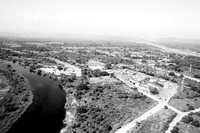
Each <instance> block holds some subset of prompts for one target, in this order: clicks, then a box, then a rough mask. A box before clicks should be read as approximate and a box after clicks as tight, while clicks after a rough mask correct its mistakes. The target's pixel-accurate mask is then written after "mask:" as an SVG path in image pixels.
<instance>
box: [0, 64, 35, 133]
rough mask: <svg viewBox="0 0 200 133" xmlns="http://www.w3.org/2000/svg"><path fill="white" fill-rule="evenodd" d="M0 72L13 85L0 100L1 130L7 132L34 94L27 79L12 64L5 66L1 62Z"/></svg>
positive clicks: (3, 132)
mask: <svg viewBox="0 0 200 133" xmlns="http://www.w3.org/2000/svg"><path fill="white" fill-rule="evenodd" d="M0 72H1V73H2V74H4V75H5V77H6V78H7V79H8V80H9V84H10V86H11V88H10V90H9V91H8V92H7V95H6V96H5V97H4V98H3V99H2V100H1V101H0V132H1V133H5V132H6V131H7V130H8V129H9V128H10V127H11V126H12V124H13V123H14V122H15V121H16V120H17V119H18V118H19V117H20V116H21V115H22V114H23V112H24V111H25V110H26V109H27V107H28V106H29V105H30V104H31V102H32V98H33V95H32V91H31V89H30V87H29V85H28V83H27V81H26V79H25V78H24V77H23V76H22V75H19V74H18V73H17V72H16V71H15V70H14V69H12V68H11V66H10V65H8V66H7V67H5V66H3V65H2V64H1V69H0Z"/></svg>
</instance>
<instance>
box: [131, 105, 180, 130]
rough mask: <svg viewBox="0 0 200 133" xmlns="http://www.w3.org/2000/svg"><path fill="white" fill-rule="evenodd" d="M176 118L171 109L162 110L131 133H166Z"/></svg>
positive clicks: (138, 124) (138, 125)
mask: <svg viewBox="0 0 200 133" xmlns="http://www.w3.org/2000/svg"><path fill="white" fill-rule="evenodd" d="M175 116H176V113H175V112H173V111H172V110H170V109H165V108H163V109H161V110H160V111H158V112H157V113H155V114H153V115H152V116H150V117H149V118H147V119H146V120H144V121H142V122H140V123H137V125H136V127H134V129H132V131H131V132H130V133H165V131H166V130H167V129H168V126H169V123H170V122H171V121H172V120H173V118H174V117H175Z"/></svg>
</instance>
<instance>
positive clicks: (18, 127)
mask: <svg viewBox="0 0 200 133" xmlns="http://www.w3.org/2000/svg"><path fill="white" fill-rule="evenodd" d="M12 66H13V68H15V69H16V70H17V71H19V72H20V73H22V74H23V75H24V76H25V77H26V78H27V79H28V81H29V83H30V85H31V88H32V90H33V95H34V98H33V103H32V104H31V105H30V106H29V107H28V109H27V110H26V112H25V113H24V114H23V115H22V116H21V117H20V118H19V119H18V120H17V121H16V122H15V123H14V124H13V126H12V127H11V129H10V130H9V131H8V133H59V132H60V130H61V128H62V127H63V120H64V118H65V108H64V106H65V101H66V99H65V92H64V91H63V90H62V89H60V88H59V87H58V83H56V82H55V81H52V80H50V79H48V78H45V77H41V76H38V75H36V74H33V73H30V72H29V71H28V70H27V69H24V68H23V67H21V66H19V65H17V64H12Z"/></svg>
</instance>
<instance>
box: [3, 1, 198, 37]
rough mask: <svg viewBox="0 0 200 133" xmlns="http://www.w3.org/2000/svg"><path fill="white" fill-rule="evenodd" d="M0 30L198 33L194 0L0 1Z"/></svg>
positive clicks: (31, 33)
mask: <svg viewBox="0 0 200 133" xmlns="http://www.w3.org/2000/svg"><path fill="white" fill-rule="evenodd" d="M0 33H1V34H2V33H14V34H20V35H24V36H26V35H29V36H50V35H51V36H55V37H56V36H59V35H75V36H76V35H77V36H93V35H97V36H98V35H100V36H104V35H105V36H109V35H110V36H125V37H132V36H135V35H136V36H137V35H144V36H145V35H147V36H172V37H184V38H200V0H0Z"/></svg>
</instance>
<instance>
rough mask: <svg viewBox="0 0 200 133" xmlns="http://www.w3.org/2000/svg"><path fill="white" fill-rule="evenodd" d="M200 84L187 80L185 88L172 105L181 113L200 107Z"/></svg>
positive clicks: (172, 101)
mask: <svg viewBox="0 0 200 133" xmlns="http://www.w3.org/2000/svg"><path fill="white" fill-rule="evenodd" d="M198 86H200V83H198V84H197V83H193V82H191V81H190V80H186V81H185V84H184V86H183V88H182V89H181V88H179V89H178V93H177V94H176V95H175V96H173V97H172V99H171V100H170V105H172V106H174V107H176V108H177V109H179V110H181V111H189V110H193V109H196V108H199V107H200V91H199V90H200V88H199V87H198Z"/></svg>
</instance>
